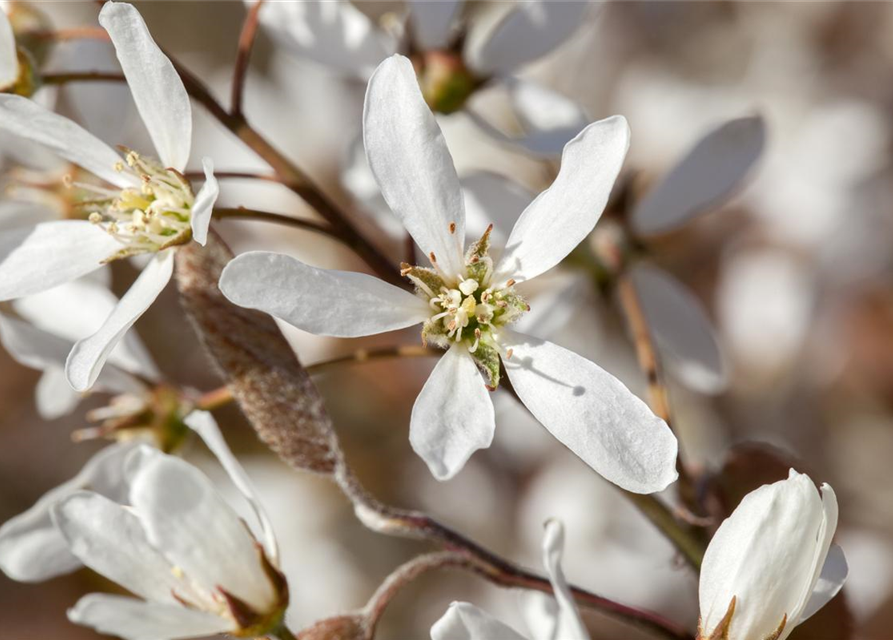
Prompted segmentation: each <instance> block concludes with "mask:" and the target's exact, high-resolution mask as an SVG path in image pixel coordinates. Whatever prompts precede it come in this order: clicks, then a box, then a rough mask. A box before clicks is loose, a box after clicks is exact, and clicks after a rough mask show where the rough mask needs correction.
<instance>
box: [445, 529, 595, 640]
mask: <svg viewBox="0 0 893 640" xmlns="http://www.w3.org/2000/svg"><path fill="white" fill-rule="evenodd" d="M563 553H564V529H563V527H562V526H561V524H560V523H559V522H558V521H556V520H550V521H549V522H547V523H546V532H545V535H544V536H543V564H544V565H545V567H546V571H547V572H548V574H549V581H550V582H551V583H552V589H553V591H554V593H555V597H554V598H550V597H547V596H545V595H543V594H538V593H537V594H531V596H533V598H535V599H531V602H530V604H529V606H527V607H525V611H524V613H525V617H526V619H527V624H528V626H529V627H530V631H531V635H530V639H531V640H589V634H588V633H587V632H586V627H585V626H584V625H583V621H582V620H581V619H580V613H579V612H578V611H577V607H576V605H575V604H574V597H573V594H572V593H571V590H570V588H569V587H568V584H567V581H566V580H565V578H564V572H563V571H562V569H561V556H562V554H563ZM536 596H542V597H536ZM460 638H461V639H462V640H525V636H523V635H521V634H520V633H518V632H517V631H515V630H514V629H512V628H511V627H509V626H508V625H506V624H504V623H502V622H500V621H499V620H497V619H496V618H494V617H493V616H491V615H490V614H488V613H487V612H485V611H482V610H481V609H479V608H477V607H475V606H474V605H472V604H469V603H467V602H454V603H452V604H451V605H450V608H449V609H447V612H446V613H445V614H444V615H443V617H441V618H440V620H438V621H437V622H435V623H434V626H432V627H431V640H459V639H460Z"/></svg>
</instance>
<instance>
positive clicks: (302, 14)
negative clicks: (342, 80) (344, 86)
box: [260, 0, 397, 79]
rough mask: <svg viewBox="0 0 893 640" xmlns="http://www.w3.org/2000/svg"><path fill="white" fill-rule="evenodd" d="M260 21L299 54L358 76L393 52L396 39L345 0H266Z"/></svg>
mask: <svg viewBox="0 0 893 640" xmlns="http://www.w3.org/2000/svg"><path fill="white" fill-rule="evenodd" d="M260 22H261V24H262V25H263V26H264V27H265V28H266V29H268V30H270V32H271V34H272V35H273V36H274V37H275V38H276V39H277V40H278V41H279V42H280V43H281V44H282V45H283V46H284V47H286V48H288V49H291V50H292V51H294V52H295V53H297V54H298V55H299V56H301V57H304V58H309V59H311V60H314V61H316V62H318V63H320V64H324V65H326V66H329V67H332V68H333V69H335V70H337V71H339V72H341V73H344V74H347V75H351V76H355V77H358V78H364V79H365V78H367V77H369V75H370V74H371V73H372V71H373V70H374V69H375V67H376V65H378V63H379V62H381V61H382V60H384V59H385V58H386V57H387V56H389V55H391V54H392V53H394V51H395V50H396V48H397V43H396V41H395V40H394V39H393V38H392V37H390V36H389V35H388V34H386V33H384V32H383V31H380V30H379V29H378V28H377V27H376V25H375V24H373V22H372V21H371V20H370V19H369V17H367V16H366V15H365V14H364V13H363V12H362V11H360V10H359V9H357V8H356V7H355V6H354V5H353V3H351V2H348V1H347V0H331V1H325V0H309V1H308V2H269V3H266V4H265V5H264V6H263V8H262V9H261V12H260Z"/></svg>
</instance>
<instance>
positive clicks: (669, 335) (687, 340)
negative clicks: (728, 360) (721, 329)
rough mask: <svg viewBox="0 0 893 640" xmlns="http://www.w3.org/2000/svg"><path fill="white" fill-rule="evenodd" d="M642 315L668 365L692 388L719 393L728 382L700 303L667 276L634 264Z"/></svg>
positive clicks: (649, 267) (719, 352)
mask: <svg viewBox="0 0 893 640" xmlns="http://www.w3.org/2000/svg"><path fill="white" fill-rule="evenodd" d="M630 277H631V278H632V281H633V284H634V285H635V288H636V291H637V293H638V296H639V302H640V304H641V305H642V312H643V313H644V314H645V317H646V319H647V320H648V325H649V327H650V328H651V331H652V333H653V334H654V339H655V341H656V342H657V344H658V346H659V347H660V350H661V352H663V353H664V354H665V355H666V356H667V365H668V366H669V367H671V368H672V369H673V371H674V372H675V373H676V374H677V375H679V377H680V378H681V379H682V380H683V381H684V382H685V383H686V384H687V385H689V386H691V387H692V388H694V389H696V390H698V391H701V392H703V393H719V392H720V391H722V390H723V389H724V388H725V385H726V382H727V375H726V368H725V365H724V363H723V357H722V352H721V351H720V348H719V345H718V344H717V342H716V335H715V333H714V331H713V323H711V322H710V320H709V318H708V317H707V313H706V311H705V310H704V308H703V306H702V305H701V303H700V301H699V300H698V299H697V298H696V297H695V296H694V295H692V293H691V292H690V291H689V290H688V289H686V288H685V286H684V285H682V284H681V283H680V282H679V281H677V280H676V279H675V278H673V277H672V276H671V275H670V274H668V273H666V272H665V271H663V270H661V269H658V268H656V267H651V266H648V265H645V264H637V265H635V266H634V267H633V268H632V270H631V271H630Z"/></svg>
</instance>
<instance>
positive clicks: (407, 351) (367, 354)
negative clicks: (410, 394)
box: [304, 345, 443, 374]
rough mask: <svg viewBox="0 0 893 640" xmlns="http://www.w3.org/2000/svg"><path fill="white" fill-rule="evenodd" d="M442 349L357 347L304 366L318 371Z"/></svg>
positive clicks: (433, 353) (431, 354)
mask: <svg viewBox="0 0 893 640" xmlns="http://www.w3.org/2000/svg"><path fill="white" fill-rule="evenodd" d="M442 354H443V351H441V350H439V349H429V348H428V347H420V346H418V345H400V346H395V347H381V348H379V349H358V350H357V351H354V352H353V353H349V354H347V355H345V356H339V357H337V358H332V359H331V360H325V361H323V362H317V363H316V364H310V365H307V366H306V367H304V368H305V369H307V373H310V374H313V373H319V372H320V371H325V370H326V369H329V368H330V367H332V366H335V365H340V364H346V363H351V362H353V363H357V364H360V363H363V362H372V361H375V360H386V359H388V358H423V357H435V356H439V355H442Z"/></svg>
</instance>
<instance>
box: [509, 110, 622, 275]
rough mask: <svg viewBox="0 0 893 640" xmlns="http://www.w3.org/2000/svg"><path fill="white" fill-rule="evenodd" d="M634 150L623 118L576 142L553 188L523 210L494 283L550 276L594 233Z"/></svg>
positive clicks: (569, 147) (568, 148)
mask: <svg viewBox="0 0 893 640" xmlns="http://www.w3.org/2000/svg"><path fill="white" fill-rule="evenodd" d="M628 148H629V126H628V125H627V124H626V119H625V118H623V117H622V116H613V117H611V118H606V119H605V120H599V121H598V122H593V123H592V124H591V125H589V126H588V127H586V128H585V129H584V130H583V131H581V132H580V134H579V135H578V136H577V137H576V138H574V139H573V140H571V141H570V142H569V143H568V144H567V146H566V147H565V148H564V153H563V154H562V157H561V170H560V171H559V172H558V177H557V178H555V182H553V183H552V186H551V187H549V188H548V189H546V190H545V191H543V192H542V193H541V194H540V195H539V196H538V197H537V199H536V200H534V201H533V203H532V204H531V205H530V206H529V207H527V209H525V210H524V213H522V214H521V217H520V218H519V219H518V222H517V224H515V228H514V229H512V234H511V236H509V240H508V243H507V244H506V248H505V253H504V254H503V256H502V259H501V260H500V261H499V265H498V266H497V268H496V273H495V274H494V276H493V277H494V282H500V281H503V282H504V281H505V280H506V279H508V278H514V279H515V280H517V281H518V282H523V281H525V280H530V279H531V278H533V277H535V276H537V275H539V274H541V273H543V272H544V271H548V270H549V269H551V268H552V267H554V266H555V265H556V264H558V263H559V262H561V260H563V259H564V257H565V256H567V254H569V253H570V252H571V251H572V250H573V249H574V248H575V247H576V246H577V245H578V244H580V242H581V241H582V240H583V239H584V238H585V237H586V236H587V235H589V233H590V232H591V231H592V229H593V227H595V223H596V222H598V219H599V218H600V217H601V215H602V211H603V210H604V208H605V205H606V204H607V203H608V197H609V196H610V195H611V188H612V187H613V186H614V180H615V179H616V178H617V174H618V173H620V167H621V166H623V159H624V157H625V156H626V151H627V149H628Z"/></svg>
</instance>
